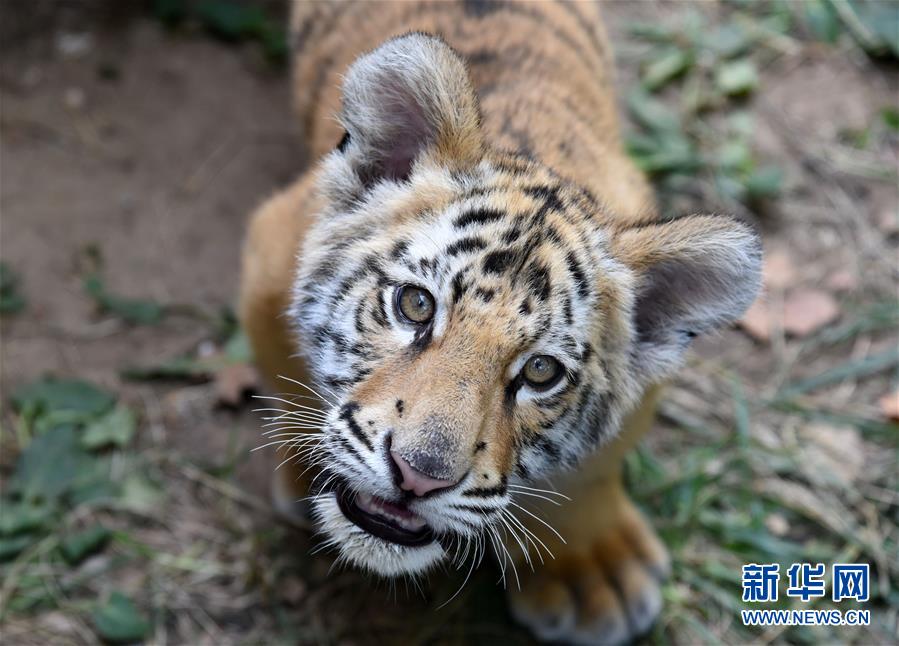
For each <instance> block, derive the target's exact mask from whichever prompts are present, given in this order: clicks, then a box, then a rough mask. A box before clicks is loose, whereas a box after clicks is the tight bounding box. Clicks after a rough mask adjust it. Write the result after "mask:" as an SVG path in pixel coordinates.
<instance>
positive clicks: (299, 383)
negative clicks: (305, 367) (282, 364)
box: [278, 375, 340, 406]
mask: <svg viewBox="0 0 899 646" xmlns="http://www.w3.org/2000/svg"><path fill="white" fill-rule="evenodd" d="M278 378H279V379H284V380H285V381H289V382H291V383H294V384H296V385H297V386H301V387H303V388H305V389H306V390H308V391H309V392H311V393H312V394H313V395H315V396H316V397H318V398H320V399H321V400H322V401H323V402H328V403H330V404H331V405H332V406H337V401H338V400H339V399H340V398H339V397H338V396H337V394H336V393H335V392H334V391H333V390H330V389H328V388H325V387H324V386H322V390H324V391H325V392H326V393H328V394H329V395H331V396H332V397H333V398H334V401H332V402H329V401H328V400H327V399H325V398H324V397H322V396H321V395H320V394H319V393H318V392H317V391H315V390H314V389H313V388H311V387H310V386H307V385H306V384H304V383H303V382H302V381H297V380H296V379H291V378H290V377H285V376H284V375H278Z"/></svg>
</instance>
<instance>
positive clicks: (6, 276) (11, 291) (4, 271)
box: [0, 262, 25, 314]
mask: <svg viewBox="0 0 899 646" xmlns="http://www.w3.org/2000/svg"><path fill="white" fill-rule="evenodd" d="M23 307H25V297H24V296H22V294H21V293H20V292H19V277H18V275H17V274H16V273H15V272H14V271H13V270H12V269H10V267H9V265H7V264H6V263H5V262H0V314H14V313H15V312H18V311H21V309H22V308H23Z"/></svg>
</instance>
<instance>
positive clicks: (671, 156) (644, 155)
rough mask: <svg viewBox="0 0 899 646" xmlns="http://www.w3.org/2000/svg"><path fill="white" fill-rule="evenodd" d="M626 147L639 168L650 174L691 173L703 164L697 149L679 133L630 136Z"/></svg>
mask: <svg viewBox="0 0 899 646" xmlns="http://www.w3.org/2000/svg"><path fill="white" fill-rule="evenodd" d="M626 146H627V150H628V153H629V154H630V156H631V158H632V159H633V160H634V162H635V163H636V164H637V166H639V167H640V168H641V169H642V170H644V171H645V172H647V173H650V174H660V173H673V172H680V173H690V172H692V171H694V170H695V169H697V168H698V167H699V166H700V164H701V159H700V158H699V156H698V155H697V153H696V150H695V148H694V147H693V146H692V145H691V144H690V142H689V141H688V140H687V139H686V138H685V137H684V136H683V135H681V134H680V133H678V132H671V133H664V134H660V135H657V136H655V137H645V136H640V135H636V136H629V137H627V140H626Z"/></svg>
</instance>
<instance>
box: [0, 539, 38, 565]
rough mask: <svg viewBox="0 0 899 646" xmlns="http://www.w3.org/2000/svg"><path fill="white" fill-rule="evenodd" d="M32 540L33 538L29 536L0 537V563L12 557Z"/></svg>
mask: <svg viewBox="0 0 899 646" xmlns="http://www.w3.org/2000/svg"><path fill="white" fill-rule="evenodd" d="M33 542H34V538H33V537H31V536H13V537H12V538H0V563H5V562H6V561H9V560H10V559H14V558H15V557H17V556H18V555H19V554H20V553H21V552H22V551H23V550H25V549H26V548H28V547H29V546H30V545H31V544H32V543H33Z"/></svg>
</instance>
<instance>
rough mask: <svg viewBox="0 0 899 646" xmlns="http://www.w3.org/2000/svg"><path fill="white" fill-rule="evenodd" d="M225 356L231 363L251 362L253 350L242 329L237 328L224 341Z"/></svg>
mask: <svg viewBox="0 0 899 646" xmlns="http://www.w3.org/2000/svg"><path fill="white" fill-rule="evenodd" d="M224 351H225V357H226V358H227V359H228V361H230V362H231V363H253V350H252V348H250V339H249V338H247V335H246V334H244V331H243V330H240V329H238V330H237V331H236V332H234V334H232V335H231V338H229V339H228V341H227V342H226V343H225V348H224Z"/></svg>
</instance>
